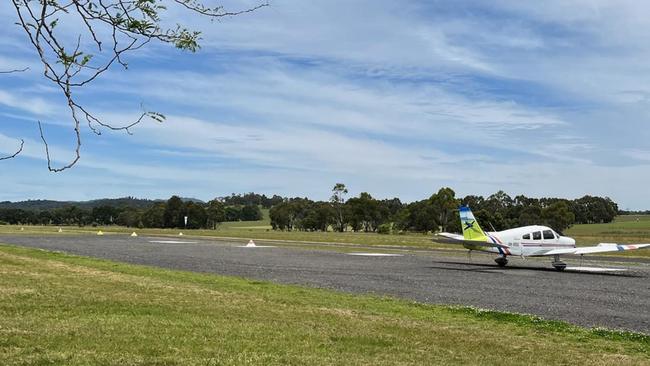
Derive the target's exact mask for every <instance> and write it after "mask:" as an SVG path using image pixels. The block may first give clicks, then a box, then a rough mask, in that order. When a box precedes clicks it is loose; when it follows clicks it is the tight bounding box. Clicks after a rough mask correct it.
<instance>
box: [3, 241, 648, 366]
mask: <svg viewBox="0 0 650 366" xmlns="http://www.w3.org/2000/svg"><path fill="white" fill-rule="evenodd" d="M0 268H1V269H2V277H1V278H2V283H1V285H0V315H1V316H0V333H1V334H2V335H1V336H0V361H1V363H2V364H3V365H52V364H54V365H88V364H102V365H245V364H254V365H291V364H296V365H302V364H309V365H321V364H322V365H328V364H330V365H334V364H337V365H338V364H346V365H368V364H372V365H408V364H416V365H424V364H484V365H521V364H528V365H530V364H540V365H542V364H591V365H611V364H620V365H643V364H650V337H648V336H644V335H640V334H636V333H626V332H612V331H605V330H601V329H595V330H587V329H584V328H579V327H575V326H571V325H568V324H566V323H562V322H554V321H543V320H540V319H538V318H536V317H531V316H523V315H512V314H505V313H499V312H491V311H480V310H476V309H471V308H458V307H445V306H433V305H423V304H418V303H413V302H408V301H402V300H396V299H389V298H380V297H373V296H358V295H357V296H355V295H346V294H341V293H337V292H333V291H327V290H318V289H309V288H304V287H297V286H285V285H275V284H271V283H268V282H260V281H251V280H245V279H239V278H233V277H224V276H214V275H206V274H197V273H190V272H182V271H171V270H164V269H159V268H153V267H146V266H137V265H127V264H121V263H116V262H110V261H105V260H98V259H90V258H86V257H77V256H70V255H65V254H61V253H52V252H47V251H42V250H35V249H26V248H19V247H13V246H0Z"/></svg>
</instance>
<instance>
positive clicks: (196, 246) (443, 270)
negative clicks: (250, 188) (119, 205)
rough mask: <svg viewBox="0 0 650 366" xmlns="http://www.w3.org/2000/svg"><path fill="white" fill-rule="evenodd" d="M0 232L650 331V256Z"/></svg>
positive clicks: (87, 252) (198, 267)
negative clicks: (549, 255) (555, 258)
mask: <svg viewBox="0 0 650 366" xmlns="http://www.w3.org/2000/svg"><path fill="white" fill-rule="evenodd" d="M0 242H2V243H6V244H14V245H21V246H28V247H34V248H42V249H47V250H56V251H63V252H66V253H71V254H77V255H84V256H91V257H98V258H105V259H111V260H115V261H121V262H128V263H134V264H144V265H152V266H158V267H164V268H171V269H179V270H188V271H196V272H207V273H216V274H223V275H231V276H240V277H246V278H250V279H258V280H268V281H273V282H278V283H284V284H298V285H306V286H311V287H319V288H328V289H334V290H337V291H344V292H349V293H365V294H368V293H371V294H377V295H389V296H395V297H400V298H405V299H410V300H416V301H419V302H426V303H432V304H458V305H471V306H477V307H481V308H486V309H493V310H500V311H510V312H517V313H526V314H535V315H539V316H541V317H543V318H545V319H556V320H564V321H568V322H571V323H574V324H578V325H582V326H587V327H595V326H599V327H607V328H613V329H624V330H632V331H638V332H643V333H646V334H650V280H649V277H650V263H648V261H640V262H639V263H634V262H631V261H629V260H628V261H625V262H622V263H615V262H611V261H605V262H597V261H596V262H594V261H589V262H585V263H584V265H585V266H588V267H596V268H597V267H608V268H620V269H625V271H620V272H616V271H615V272H603V273H600V272H595V273H594V272H557V271H555V270H554V269H552V267H551V265H550V259H546V258H545V259H544V260H525V261H524V260H518V259H516V258H515V259H511V261H510V263H509V264H508V267H506V268H498V267H497V266H496V265H495V263H494V262H493V258H492V257H491V256H487V255H476V254H474V255H473V256H472V261H471V262H469V261H468V257H467V255H466V254H464V253H462V254H461V253H459V254H456V253H450V252H449V251H435V250H432V251H413V252H410V251H404V252H400V253H398V254H400V255H394V256H365V255H349V254H346V253H343V252H340V251H336V250H324V249H322V248H320V249H318V248H310V247H308V246H303V247H300V248H296V247H284V246H281V245H280V244H267V245H278V246H277V247H266V248H244V247H242V242H238V241H216V240H205V239H195V238H191V239H189V238H179V237H176V238H168V237H167V238H163V237H128V236H122V235H106V236H43V237H35V236H22V235H21V236H0ZM244 244H245V243H244ZM345 250H347V251H349V250H350V248H349V247H346V248H345ZM356 251H357V252H381V250H377V249H375V250H370V249H368V248H360V250H356ZM391 253H395V252H391ZM566 262H567V263H568V264H569V265H570V266H575V267H577V266H579V264H580V263H579V261H578V260H577V259H566Z"/></svg>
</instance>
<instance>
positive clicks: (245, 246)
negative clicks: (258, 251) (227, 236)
mask: <svg viewBox="0 0 650 366" xmlns="http://www.w3.org/2000/svg"><path fill="white" fill-rule="evenodd" d="M237 248H250V249H255V248H275V247H274V246H271V245H256V246H254V247H253V246H248V245H238V246H237Z"/></svg>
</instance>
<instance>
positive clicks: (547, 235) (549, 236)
mask: <svg viewBox="0 0 650 366" xmlns="http://www.w3.org/2000/svg"><path fill="white" fill-rule="evenodd" d="M549 239H555V235H553V232H552V231H551V230H544V240H549Z"/></svg>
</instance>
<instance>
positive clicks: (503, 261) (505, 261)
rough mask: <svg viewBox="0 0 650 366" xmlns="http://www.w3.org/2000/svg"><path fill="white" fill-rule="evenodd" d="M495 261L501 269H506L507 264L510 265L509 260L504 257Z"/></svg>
mask: <svg viewBox="0 0 650 366" xmlns="http://www.w3.org/2000/svg"><path fill="white" fill-rule="evenodd" d="M494 261H495V262H497V264H498V265H499V267H505V266H506V264H508V259H507V258H506V257H505V256H503V257H498V258H497V259H495V260H494Z"/></svg>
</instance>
